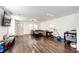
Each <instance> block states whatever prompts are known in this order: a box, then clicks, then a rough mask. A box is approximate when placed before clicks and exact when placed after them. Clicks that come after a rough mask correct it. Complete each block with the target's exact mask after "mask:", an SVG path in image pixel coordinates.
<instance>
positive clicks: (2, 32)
mask: <svg viewBox="0 0 79 59" xmlns="http://www.w3.org/2000/svg"><path fill="white" fill-rule="evenodd" d="M3 12H4V11H3V10H2V9H1V8H0V40H2V39H3V35H5V34H7V32H8V27H3V26H1V21H2V16H3Z"/></svg>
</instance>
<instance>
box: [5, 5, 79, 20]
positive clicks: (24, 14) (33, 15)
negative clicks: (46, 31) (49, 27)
mask: <svg viewBox="0 0 79 59" xmlns="http://www.w3.org/2000/svg"><path fill="white" fill-rule="evenodd" d="M5 8H7V9H8V10H9V11H11V12H12V14H13V15H16V16H19V17H20V18H23V19H26V20H30V19H36V20H38V21H45V20H50V19H54V18H58V17H61V16H65V15H69V14H72V13H76V12H77V11H78V10H79V6H16V7H14V6H5Z"/></svg>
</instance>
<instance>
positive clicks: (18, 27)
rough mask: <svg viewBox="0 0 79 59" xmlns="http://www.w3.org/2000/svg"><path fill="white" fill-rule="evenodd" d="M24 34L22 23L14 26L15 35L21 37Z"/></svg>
mask: <svg viewBox="0 0 79 59" xmlns="http://www.w3.org/2000/svg"><path fill="white" fill-rule="evenodd" d="M23 34H24V27H23V23H17V24H16V35H23Z"/></svg>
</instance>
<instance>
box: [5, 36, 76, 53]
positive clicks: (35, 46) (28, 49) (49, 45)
mask: <svg viewBox="0 0 79 59" xmlns="http://www.w3.org/2000/svg"><path fill="white" fill-rule="evenodd" d="M75 52H76V49H73V48H71V47H68V46H65V45H64V42H63V41H62V42H57V41H56V40H54V39H52V40H51V39H49V38H46V37H39V38H35V37H33V36H30V35H23V36H17V37H15V44H14V46H13V47H12V48H10V49H9V50H8V51H6V53H75Z"/></svg>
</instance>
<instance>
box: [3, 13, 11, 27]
mask: <svg viewBox="0 0 79 59" xmlns="http://www.w3.org/2000/svg"><path fill="white" fill-rule="evenodd" d="M10 23H11V17H10V16H9V15H8V14H6V13H5V12H4V14H3V18H2V26H10Z"/></svg>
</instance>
